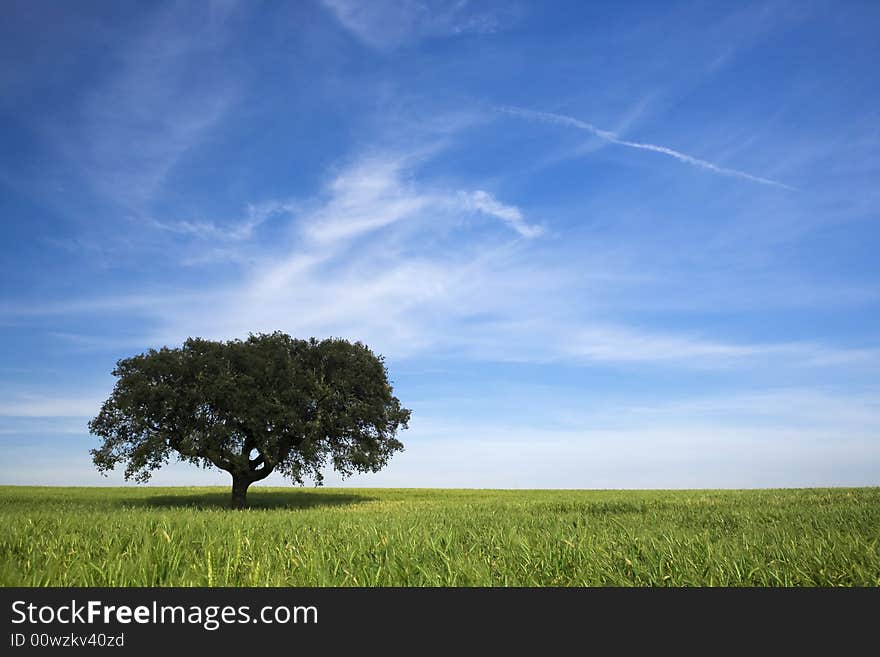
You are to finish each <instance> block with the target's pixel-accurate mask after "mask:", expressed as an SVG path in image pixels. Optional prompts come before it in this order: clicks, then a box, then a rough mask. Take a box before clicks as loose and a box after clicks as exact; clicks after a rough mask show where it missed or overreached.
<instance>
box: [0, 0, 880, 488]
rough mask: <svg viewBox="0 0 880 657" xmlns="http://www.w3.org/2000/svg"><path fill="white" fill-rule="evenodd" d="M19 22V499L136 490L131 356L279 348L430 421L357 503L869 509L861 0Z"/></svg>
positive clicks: (878, 274) (871, 183)
mask: <svg viewBox="0 0 880 657" xmlns="http://www.w3.org/2000/svg"><path fill="white" fill-rule="evenodd" d="M4 14H5V16H4V21H3V25H2V27H0V85H2V89H3V92H2V94H0V142H2V144H3V147H2V149H0V217H2V219H0V226H2V228H0V230H2V233H0V237H2V239H0V253H2V260H0V331H2V337H3V339H2V343H0V344H2V346H0V350H2V352H0V392H2V395H0V442H2V444H3V447H4V455H5V456H4V459H3V461H2V464H0V483H17V484H31V483H33V484H77V485H100V484H113V483H119V482H121V481H122V478H121V475H116V476H111V477H110V478H103V477H101V476H100V475H99V474H98V473H97V472H96V471H95V470H94V468H93V466H92V465H91V463H90V459H89V455H88V450H89V448H91V447H93V446H94V445H95V444H96V439H94V438H93V437H91V436H89V435H88V431H87V429H86V422H87V421H88V419H89V418H90V417H92V416H93V415H94V414H95V413H96V412H97V410H98V408H99V406H100V403H101V401H102V400H103V399H105V398H106V397H107V396H108V394H109V392H110V390H111V389H112V385H113V378H112V377H111V375H110V370H112V368H113V365H114V363H115V361H116V360H117V359H119V358H122V357H125V356H128V355H132V354H134V353H140V352H141V351H143V350H145V349H147V348H150V347H156V346H161V345H169V346H172V345H179V344H180V343H182V342H183V340H185V339H186V338H187V337H188V336H196V335H198V336H202V337H206V338H214V339H229V338H236V337H246V336H247V334H248V332H260V331H273V330H282V331H285V332H288V333H290V334H292V335H294V336H298V337H308V336H317V337H326V336H331V335H332V336H342V337H347V338H351V339H360V340H363V341H365V342H366V343H367V344H369V345H370V346H371V347H373V348H374V350H376V351H377V352H380V353H382V354H384V355H385V356H386V359H387V364H388V367H389V370H390V372H391V376H392V378H393V380H394V384H395V390H396V392H397V394H398V396H399V397H400V399H401V400H402V402H403V403H404V404H405V405H406V406H408V407H410V408H412V409H413V421H412V423H411V428H410V430H409V431H407V432H404V433H403V434H402V440H403V441H404V443H405V445H406V451H405V452H403V453H401V454H399V455H397V456H396V457H395V458H394V459H393V460H392V462H391V464H390V465H389V466H388V467H387V468H386V469H385V470H384V471H382V472H381V473H378V474H374V475H369V476H359V477H353V478H350V479H347V480H345V482H344V484H345V485H358V486H455V487H459V486H460V487H544V488H629V487H638V488H676V487H768V486H817V485H878V484H880V381H878V378H877V374H878V371H880V367H878V365H880V340H878V329H880V312H878V309H880V285H878V282H880V259H878V258H877V257H876V251H877V244H878V237H880V230H878V223H877V222H878V208H880V185H878V179H880V109H878V108H880V84H878V77H877V75H876V62H877V61H880V42H878V40H877V38H876V34H877V29H878V28H880V6H878V5H877V4H876V3H870V2H865V3H859V2H849V3H840V2H803V1H796V2H760V3H736V4H730V5H723V4H721V3H690V2H688V3H674V2H673V3H655V2H645V3H637V2H632V3H616V2H612V3H607V4H602V3H583V2H571V3H563V2H535V3H527V2H521V3H517V2H499V3H492V2H467V1H462V0H458V1H451V2H440V1H434V0H428V1H421V2H415V1H406V0H402V1H400V2H382V1H375V2H369V3H355V2H353V1H351V0H325V1H323V2H317V1H316V2H302V3H256V2H241V3H235V2H216V3H202V2H191V3H113V2H80V3H58V2H34V1H29V2H20V3H16V2H13V3H11V4H10V3H7V4H6V6H5V11H4ZM214 482H216V483H221V484H227V483H228V475H226V473H222V472H213V473H212V472H210V471H200V470H198V469H192V468H191V467H189V466H182V465H179V464H177V465H170V466H168V467H167V468H166V469H165V470H163V471H161V472H159V473H157V474H156V475H155V477H154V479H153V483H156V484H181V485H182V484H202V483H214ZM280 482H281V480H278V479H275V478H274V476H273V477H272V478H270V479H268V480H267V481H266V482H265V483H268V484H278V483H280ZM327 483H328V484H337V483H339V480H338V478H336V477H334V476H332V475H330V474H328V478H327Z"/></svg>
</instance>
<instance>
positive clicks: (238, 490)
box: [232, 475, 251, 509]
mask: <svg viewBox="0 0 880 657" xmlns="http://www.w3.org/2000/svg"><path fill="white" fill-rule="evenodd" d="M250 485H251V482H250V480H249V479H246V478H244V477H236V476H235V475H233V476H232V508H233V509H246V508H247V489H248V486H250Z"/></svg>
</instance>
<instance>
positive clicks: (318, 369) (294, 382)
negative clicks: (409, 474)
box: [89, 332, 410, 506]
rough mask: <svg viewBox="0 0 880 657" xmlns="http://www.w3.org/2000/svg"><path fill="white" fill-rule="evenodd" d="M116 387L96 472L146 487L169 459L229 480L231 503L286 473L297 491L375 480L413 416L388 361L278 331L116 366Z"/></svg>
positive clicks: (93, 426) (101, 430)
mask: <svg viewBox="0 0 880 657" xmlns="http://www.w3.org/2000/svg"><path fill="white" fill-rule="evenodd" d="M113 375H114V376H115V377H117V381H116V385H115V387H114V389H113V392H112V394H111V396H110V397H109V399H107V401H105V402H104V404H103V406H102V408H101V411H100V412H99V413H98V415H97V416H96V417H95V418H94V419H92V420H91V422H89V429H90V431H91V432H92V433H93V434H95V435H97V436H100V437H101V438H103V443H102V444H101V446H100V447H99V448H97V449H93V450H91V454H92V459H93V461H94V463H95V465H96V466H97V468H98V470H99V471H101V472H103V473H106V472H107V471H109V470H112V469H114V468H115V467H116V466H117V465H118V464H120V463H124V464H125V478H126V479H133V480H135V481H138V482H145V481H147V480H149V478H150V476H151V474H152V473H153V471H154V470H156V469H158V468H160V467H162V466H163V465H164V464H166V463H167V462H168V461H169V459H170V458H171V457H172V456H176V457H177V458H178V459H179V460H182V461H186V462H189V463H193V464H196V465H199V466H202V467H212V466H214V467H217V468H220V469H221V470H225V471H227V472H229V473H230V474H231V475H232V503H233V505H234V506H245V504H246V494H247V488H248V486H250V485H251V484H252V483H253V482H255V481H259V480H261V479H264V478H266V477H267V476H269V474H271V473H272V472H279V473H281V474H283V475H284V476H286V477H287V478H289V479H290V480H291V481H293V482H294V483H299V484H302V483H303V482H304V479H305V478H311V479H312V480H314V481H315V483H316V484H320V483H321V482H322V480H323V475H322V470H323V468H324V467H326V465H327V464H328V462H329V464H331V465H332V466H333V467H334V469H335V470H337V471H338V472H340V473H341V474H342V475H343V476H348V475H350V474H352V473H354V472H376V471H378V470H379V469H381V468H382V467H383V466H384V465H386V464H387V462H388V460H389V458H390V457H391V456H392V455H393V454H394V453H395V452H397V451H400V450H402V449H403V444H402V443H401V442H400V441H399V440H397V438H396V435H397V433H398V431H399V430H401V429H406V428H407V422H408V420H409V417H410V411H409V410H408V409H406V408H403V407H402V406H401V405H400V401H399V400H398V399H397V398H396V397H395V396H394V395H393V390H392V386H391V384H390V382H389V380H388V372H387V369H386V367H385V364H384V360H383V358H382V357H381V356H376V355H375V354H373V352H372V351H371V350H370V349H369V348H368V347H367V346H366V345H364V344H361V343H360V342H355V343H351V342H348V341H346V340H342V339H327V340H320V341H318V340H316V339H315V338H312V339H310V340H300V339H295V338H291V337H290V336H289V335H287V334H284V333H281V332H275V333H271V334H257V335H251V336H250V337H249V338H248V339H247V340H231V341H226V342H218V341H212V340H204V339H201V338H190V339H188V340H187V341H186V342H185V343H184V344H183V346H182V347H179V348H168V347H163V348H162V349H159V350H155V349H151V350H150V351H148V352H147V353H143V354H139V355H137V356H133V357H131V358H125V359H122V360H120V361H118V362H117V363H116V368H115V369H114V370H113Z"/></svg>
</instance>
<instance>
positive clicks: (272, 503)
mask: <svg viewBox="0 0 880 657" xmlns="http://www.w3.org/2000/svg"><path fill="white" fill-rule="evenodd" d="M228 496H229V492H228V489H219V488H139V489H135V488H35V487H15V486H6V487H0V584H2V585H4V586H13V585H18V586H163V585H164V586H602V585H605V586H607V585H624V586H628V585H636V586H696V585H704V586H706V585H724V586H853V585H855V586H880V488H856V489H782V490H752V491H708V490H707V491H580V490H577V491H536V490H522V491H503V490H433V489H320V488H319V489H303V488H255V489H252V490H251V492H250V493H249V496H248V499H249V502H250V503H251V505H252V508H251V509H249V510H247V511H232V510H230V509H228V508H226V506H227V504H228Z"/></svg>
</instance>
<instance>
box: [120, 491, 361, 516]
mask: <svg viewBox="0 0 880 657" xmlns="http://www.w3.org/2000/svg"><path fill="white" fill-rule="evenodd" d="M230 495H231V494H230V493H229V492H226V493H219V492H218V493H214V492H211V493H188V494H183V495H155V496H151V497H146V498H143V499H139V500H131V501H130V502H129V504H133V505H137V506H148V507H154V508H169V509H181V508H189V509H231V508H232V503H231V499H230ZM373 499H375V498H372V497H366V496H364V495H354V494H349V493H306V492H303V491H271V492H260V491H250V492H249V493H248V497H247V501H248V509H250V510H259V509H289V510H292V511H295V510H299V509H314V508H316V507H322V506H328V507H333V506H349V505H352V504H359V503H361V502H369V501H372V500H373Z"/></svg>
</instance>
